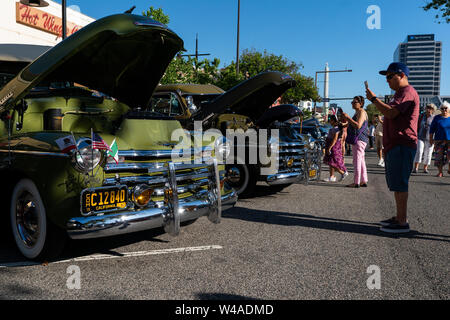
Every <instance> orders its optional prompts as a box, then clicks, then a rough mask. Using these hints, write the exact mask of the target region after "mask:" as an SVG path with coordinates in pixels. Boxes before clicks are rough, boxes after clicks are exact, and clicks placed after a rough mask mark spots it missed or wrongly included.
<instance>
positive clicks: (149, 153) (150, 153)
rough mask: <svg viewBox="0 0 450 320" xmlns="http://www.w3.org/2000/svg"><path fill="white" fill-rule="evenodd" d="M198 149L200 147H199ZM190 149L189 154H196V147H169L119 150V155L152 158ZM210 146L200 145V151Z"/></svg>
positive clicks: (177, 153) (170, 155)
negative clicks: (165, 148) (164, 148)
mask: <svg viewBox="0 0 450 320" xmlns="http://www.w3.org/2000/svg"><path fill="white" fill-rule="evenodd" d="M199 149H200V148H199ZM185 150H190V154H191V155H195V154H196V151H198V150H196V148H189V149H171V150H122V151H119V157H126V158H127V157H128V158H133V157H153V158H163V157H172V154H175V155H179V154H183V151H185ZM212 150H213V149H212V148H211V147H202V148H201V151H202V152H203V151H212Z"/></svg>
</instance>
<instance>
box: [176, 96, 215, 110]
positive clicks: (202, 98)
mask: <svg viewBox="0 0 450 320" xmlns="http://www.w3.org/2000/svg"><path fill="white" fill-rule="evenodd" d="M219 95H220V94H218V93H214V94H195V95H192V94H185V95H183V98H186V97H188V96H191V97H192V99H193V100H194V105H196V106H197V108H200V107H201V105H202V104H203V103H205V102H210V101H212V100H213V99H215V98H217V97H218V96H219Z"/></svg>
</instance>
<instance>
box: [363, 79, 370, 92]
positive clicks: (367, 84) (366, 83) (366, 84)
mask: <svg viewBox="0 0 450 320" xmlns="http://www.w3.org/2000/svg"><path fill="white" fill-rule="evenodd" d="M364 85H365V86H366V90H367V89H369V83H368V82H367V80H366V81H364Z"/></svg>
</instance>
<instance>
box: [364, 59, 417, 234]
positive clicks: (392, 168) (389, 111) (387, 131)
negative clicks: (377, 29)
mask: <svg viewBox="0 0 450 320" xmlns="http://www.w3.org/2000/svg"><path fill="white" fill-rule="evenodd" d="M380 74H381V75H384V76H386V80H387V82H388V84H389V87H390V88H391V89H392V90H394V91H395V95H394V98H393V99H392V100H391V101H390V102H389V103H388V104H386V103H383V102H382V101H381V100H380V99H378V98H377V97H376V96H375V94H374V93H373V92H372V91H371V90H370V89H367V90H366V96H367V99H369V100H370V101H371V102H372V103H373V104H375V106H376V107H377V109H378V110H379V111H380V112H381V113H382V114H383V115H384V119H385V120H384V123H383V146H384V152H385V169H386V182H387V185H388V188H389V190H390V191H393V192H394V197H395V203H396V207H397V216H396V217H392V218H390V219H388V220H384V221H381V222H380V224H381V225H382V227H381V231H384V232H389V233H405V232H409V231H410V229H409V224H408V221H407V208H408V207H407V205H408V183H409V177H410V175H411V171H412V168H413V163H414V156H415V154H416V148H417V124H418V119H419V106H420V101H419V95H418V94H417V91H416V90H415V89H414V88H413V87H412V86H411V85H410V84H409V82H408V76H409V69H408V67H407V66H406V65H404V64H403V63H400V62H394V63H391V64H390V65H389V67H388V69H387V70H385V71H380Z"/></svg>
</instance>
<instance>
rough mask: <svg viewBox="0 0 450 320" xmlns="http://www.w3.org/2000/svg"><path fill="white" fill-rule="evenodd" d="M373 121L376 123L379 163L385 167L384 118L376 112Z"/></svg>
mask: <svg viewBox="0 0 450 320" xmlns="http://www.w3.org/2000/svg"><path fill="white" fill-rule="evenodd" d="M373 122H374V123H375V132H374V135H375V146H376V148H377V155H378V165H379V166H380V167H384V158H383V118H382V117H381V116H380V115H379V114H376V115H374V116H373Z"/></svg>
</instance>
